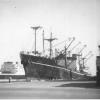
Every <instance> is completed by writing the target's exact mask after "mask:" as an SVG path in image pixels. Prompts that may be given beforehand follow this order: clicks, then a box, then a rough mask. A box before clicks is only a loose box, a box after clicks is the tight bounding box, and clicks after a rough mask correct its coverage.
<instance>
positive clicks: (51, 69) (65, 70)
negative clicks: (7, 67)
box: [20, 26, 87, 80]
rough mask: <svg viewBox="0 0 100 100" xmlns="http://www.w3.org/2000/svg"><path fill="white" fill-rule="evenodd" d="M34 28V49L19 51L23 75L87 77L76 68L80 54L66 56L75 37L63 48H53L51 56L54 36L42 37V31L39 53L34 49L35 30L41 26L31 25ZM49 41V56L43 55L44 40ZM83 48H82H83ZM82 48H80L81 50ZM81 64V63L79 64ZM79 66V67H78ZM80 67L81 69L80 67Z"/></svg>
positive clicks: (56, 77)
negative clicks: (40, 50) (53, 51)
mask: <svg viewBox="0 0 100 100" xmlns="http://www.w3.org/2000/svg"><path fill="white" fill-rule="evenodd" d="M31 28H32V29H33V30H35V44H34V45H35V49H34V51H31V52H29V51H26V52H25V51H21V52H20V59H21V64H23V67H24V70H25V77H26V78H27V77H30V78H37V79H49V80H52V79H62V80H63V79H84V78H87V74H86V73H85V72H84V71H83V70H77V59H78V58H77V57H78V56H80V55H77V54H72V55H71V56H68V54H67V53H68V52H67V50H68V48H69V46H70V45H71V44H72V43H73V42H74V40H75V38H72V40H71V41H70V43H69V45H68V46H66V45H65V47H64V49H63V50H61V51H60V52H58V51H57V50H56V49H55V56H52V42H53V41H54V40H56V38H52V33H51V35H50V38H49V39H45V38H44V31H43V52H42V53H40V52H38V51H37V50H36V31H37V30H38V29H39V28H41V27H40V26H36V27H31ZM45 40H46V41H48V42H49V43H50V47H49V51H50V52H49V56H47V55H45V50H44V41H45ZM84 48H85V47H84ZM84 48H83V49H84ZM83 49H82V50H83ZM82 50H81V51H82ZM80 66H81V64H80ZM80 66H79V67H80ZM80 69H82V68H81V67H80Z"/></svg>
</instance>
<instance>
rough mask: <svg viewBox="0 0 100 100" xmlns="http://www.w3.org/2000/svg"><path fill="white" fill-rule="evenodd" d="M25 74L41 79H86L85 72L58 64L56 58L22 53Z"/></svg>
mask: <svg viewBox="0 0 100 100" xmlns="http://www.w3.org/2000/svg"><path fill="white" fill-rule="evenodd" d="M20 57H21V63H22V64H23V66H24V70H25V76H26V77H32V78H39V79H86V78H87V76H86V75H85V74H81V73H77V72H73V71H70V70H68V69H66V68H64V67H61V66H58V65H57V63H56V61H55V60H54V59H48V58H43V57H38V56H33V55H27V54H20Z"/></svg>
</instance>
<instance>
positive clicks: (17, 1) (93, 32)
mask: <svg viewBox="0 0 100 100" xmlns="http://www.w3.org/2000/svg"><path fill="white" fill-rule="evenodd" d="M99 6H100V0H0V60H1V61H8V60H15V61H16V60H19V52H20V51H21V50H32V49H34V31H33V30H32V29H31V28H30V27H31V26H35V25H41V26H42V27H43V28H44V31H45V37H48V36H49V35H50V32H53V36H54V37H57V38H58V40H57V41H55V42H54V44H56V43H57V42H60V41H63V40H66V39H67V38H68V37H73V36H74V37H75V38H76V42H78V41H81V42H82V44H81V47H82V46H83V45H84V44H87V48H86V49H84V52H83V53H84V54H83V55H85V54H87V53H88V52H89V51H92V52H93V54H94V56H93V57H92V58H91V59H90V60H88V66H90V70H89V71H90V72H91V73H92V74H95V72H96V66H95V60H96V59H95V58H96V55H98V48H97V45H98V44H100V38H99V37H100V35H99V26H100V24H99V18H100V13H99V8H100V7H99ZM41 36H42V29H41V30H38V32H37V49H38V50H39V49H42V46H41V45H42V39H41V38H42V37H41ZM73 45H74V44H73ZM81 47H80V48H81ZM46 48H47V47H46Z"/></svg>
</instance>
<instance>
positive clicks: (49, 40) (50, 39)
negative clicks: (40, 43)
mask: <svg viewBox="0 0 100 100" xmlns="http://www.w3.org/2000/svg"><path fill="white" fill-rule="evenodd" d="M56 39H57V38H52V32H51V35H50V38H49V39H44V40H47V41H48V42H50V54H49V55H50V58H51V56H52V42H53V41H54V40H56Z"/></svg>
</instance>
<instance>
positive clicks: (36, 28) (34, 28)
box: [31, 26, 42, 55]
mask: <svg viewBox="0 0 100 100" xmlns="http://www.w3.org/2000/svg"><path fill="white" fill-rule="evenodd" d="M31 28H32V29H33V30H35V48H34V53H35V55H36V31H37V30H38V29H39V28H42V27H41V26H36V27H31Z"/></svg>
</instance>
